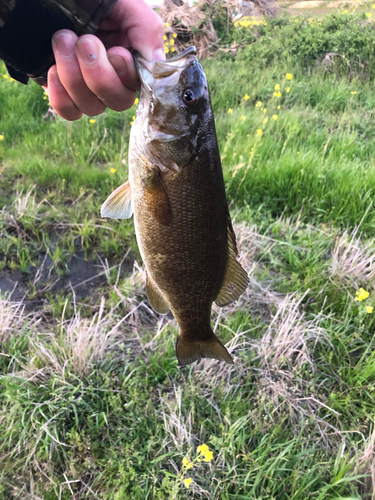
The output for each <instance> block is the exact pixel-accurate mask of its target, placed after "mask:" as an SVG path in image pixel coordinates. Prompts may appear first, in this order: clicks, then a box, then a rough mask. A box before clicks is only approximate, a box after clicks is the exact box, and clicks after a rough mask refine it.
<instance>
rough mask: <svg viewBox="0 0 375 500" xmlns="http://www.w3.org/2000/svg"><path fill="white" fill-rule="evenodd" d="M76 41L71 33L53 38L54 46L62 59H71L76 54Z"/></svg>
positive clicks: (59, 34) (60, 34)
mask: <svg viewBox="0 0 375 500" xmlns="http://www.w3.org/2000/svg"><path fill="white" fill-rule="evenodd" d="M74 43H75V39H74V37H73V36H72V35H71V34H70V33H58V34H57V35H55V36H54V37H53V38H52V44H53V46H54V48H55V49H56V50H57V52H58V53H59V54H60V56H61V57H63V58H64V59H69V58H70V57H71V56H72V55H73V52H74Z"/></svg>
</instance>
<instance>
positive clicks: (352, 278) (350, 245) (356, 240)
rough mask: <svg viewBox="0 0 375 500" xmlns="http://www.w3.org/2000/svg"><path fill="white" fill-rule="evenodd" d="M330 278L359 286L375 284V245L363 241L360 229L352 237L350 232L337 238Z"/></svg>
mask: <svg viewBox="0 0 375 500" xmlns="http://www.w3.org/2000/svg"><path fill="white" fill-rule="evenodd" d="M330 279H332V280H335V281H338V282H344V283H347V284H350V285H351V286H354V287H356V288H358V287H359V286H363V285H365V284H366V285H367V286H369V287H371V288H374V286H375V246H374V244H373V242H369V243H363V242H362V240H361V235H360V234H358V229H357V230H356V231H355V232H354V233H353V234H352V236H351V237H350V236H349V234H348V232H347V231H345V233H344V234H343V235H342V236H340V237H338V238H337V241H336V245H335V248H334V250H333V252H332V261H331V266H330Z"/></svg>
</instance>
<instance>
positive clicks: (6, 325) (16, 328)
mask: <svg viewBox="0 0 375 500" xmlns="http://www.w3.org/2000/svg"><path fill="white" fill-rule="evenodd" d="M26 321H28V327H29V329H31V327H34V326H35V325H36V324H37V323H39V322H40V319H38V318H37V317H35V316H34V317H33V315H28V314H26V312H25V307H24V305H23V304H22V302H11V301H10V300H8V299H7V298H4V297H1V296H0V346H1V345H3V344H4V343H6V341H7V340H8V339H9V337H10V336H18V335H19V334H20V332H21V330H22V328H23V327H24V325H25V323H26Z"/></svg>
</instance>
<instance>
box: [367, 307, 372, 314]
mask: <svg viewBox="0 0 375 500" xmlns="http://www.w3.org/2000/svg"><path fill="white" fill-rule="evenodd" d="M373 309H374V308H373V307H371V306H366V311H367V312H368V313H369V314H371V313H372V310H373Z"/></svg>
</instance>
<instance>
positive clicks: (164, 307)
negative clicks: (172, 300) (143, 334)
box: [146, 274, 169, 314]
mask: <svg viewBox="0 0 375 500" xmlns="http://www.w3.org/2000/svg"><path fill="white" fill-rule="evenodd" d="M146 290H147V296H148V300H149V301H150V304H151V305H152V308H153V309H154V310H155V311H156V312H157V313H159V314H168V313H169V304H168V302H167V301H166V300H165V298H164V297H163V294H162V293H161V291H160V290H159V288H158V287H157V286H156V285H155V283H154V282H153V281H152V279H151V278H150V277H149V275H148V274H147V279H146Z"/></svg>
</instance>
